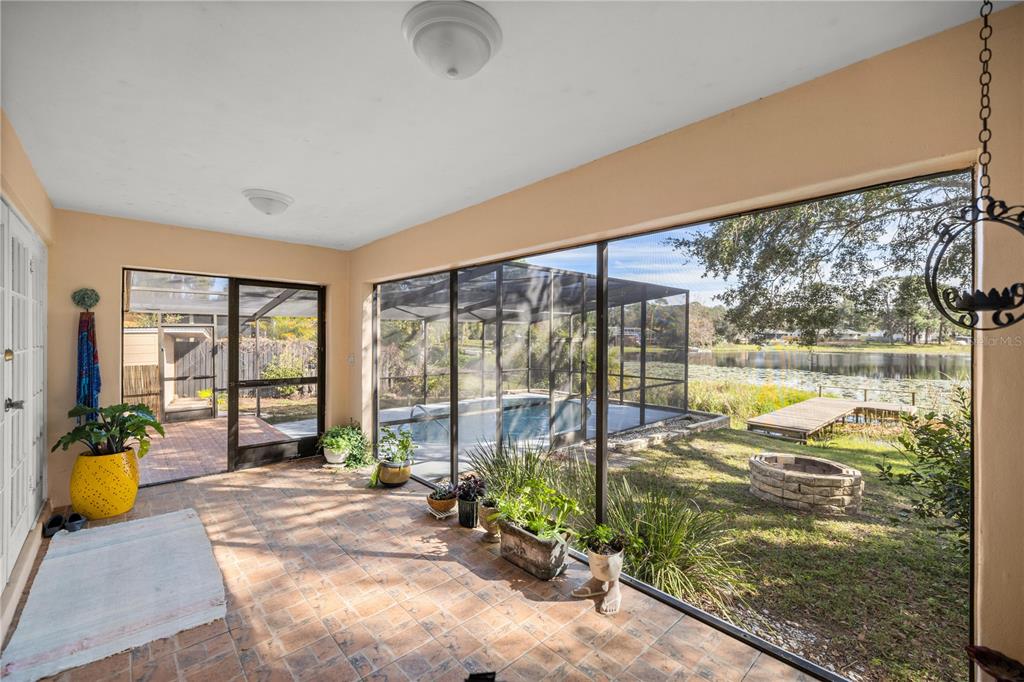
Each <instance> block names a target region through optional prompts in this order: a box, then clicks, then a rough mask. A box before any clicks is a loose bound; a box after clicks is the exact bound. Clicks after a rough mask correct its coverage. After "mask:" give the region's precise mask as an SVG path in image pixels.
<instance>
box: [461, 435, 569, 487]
mask: <svg viewBox="0 0 1024 682" xmlns="http://www.w3.org/2000/svg"><path fill="white" fill-rule="evenodd" d="M468 459H469V468H470V469H471V470H472V471H473V472H474V473H476V474H477V475H478V476H480V477H481V478H483V479H484V480H485V481H487V488H488V490H489V492H490V493H491V494H492V495H494V496H495V497H505V496H507V495H513V494H515V492H516V491H519V490H522V489H524V488H525V487H526V486H527V485H529V484H530V482H531V481H535V480H545V479H548V478H549V475H550V474H551V472H552V470H553V466H554V465H553V463H552V461H551V458H550V451H549V450H548V449H547V448H546V447H542V446H535V445H530V444H529V443H525V442H521V441H518V440H516V439H514V438H511V437H509V438H508V439H507V440H505V441H504V442H503V443H501V444H500V445H499V444H498V443H480V444H478V445H477V446H476V447H474V448H472V449H471V450H470V451H469V453H468Z"/></svg>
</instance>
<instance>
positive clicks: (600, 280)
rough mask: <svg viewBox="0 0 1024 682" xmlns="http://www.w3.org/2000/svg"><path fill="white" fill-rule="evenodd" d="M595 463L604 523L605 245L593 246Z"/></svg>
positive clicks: (597, 505) (597, 500) (598, 512)
mask: <svg viewBox="0 0 1024 682" xmlns="http://www.w3.org/2000/svg"><path fill="white" fill-rule="evenodd" d="M596 317H597V320H596V326H597V415H596V416H597V419H596V421H597V434H596V438H595V459H596V461H597V471H596V476H595V478H596V481H597V490H595V491H594V493H595V510H594V517H595V519H596V521H597V523H604V522H605V519H606V517H607V508H608V242H599V243H598V245H597V316H596Z"/></svg>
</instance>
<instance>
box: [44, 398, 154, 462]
mask: <svg viewBox="0 0 1024 682" xmlns="http://www.w3.org/2000/svg"><path fill="white" fill-rule="evenodd" d="M90 416H94V417H95V418H96V421H83V422H82V423H81V424H79V425H78V426H76V427H75V428H73V429H71V430H70V431H68V432H67V433H66V434H64V435H63V436H61V437H60V439H59V440H58V441H57V442H56V443H55V444H54V446H53V448H52V449H51V450H50V452H53V451H54V450H56V449H57V448H61V449H62V450H67V449H68V448H69V447H71V446H72V445H74V444H75V443H81V444H82V445H85V446H86V447H87V448H89V452H88V453H83V454H88V455H95V456H100V455H115V454H118V453H121V452H124V451H125V450H128V449H130V448H131V447H132V444H133V443H134V444H135V445H136V446H137V448H136V455H137V456H138V457H140V458H142V457H145V456H146V453H147V452H149V445H150V433H149V430H150V429H152V430H153V431H156V432H157V433H159V434H160V435H161V436H163V435H164V427H163V426H162V425H161V424H160V422H158V421H157V419H156V417H154V416H153V413H152V412H151V411H150V410H149V408H148V407H146V406H145V405H142V404H138V405H126V404H121V405H111V406H109V407H101V408H95V407H89V406H87V405H76V406H75V407H74V408H73V409H72V410H71V411H70V412H68V417H71V418H72V419H77V418H80V417H90Z"/></svg>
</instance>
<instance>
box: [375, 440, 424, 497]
mask: <svg viewBox="0 0 1024 682" xmlns="http://www.w3.org/2000/svg"><path fill="white" fill-rule="evenodd" d="M415 449H416V444H415V443H413V440H412V431H409V430H408V429H399V430H398V431H395V430H394V429H392V428H390V427H388V426H385V427H384V428H382V429H381V430H380V439H378V441H377V453H378V454H377V459H378V461H377V466H375V467H374V468H373V473H372V474H370V486H369V487H371V488H376V487H377V485H378V484H379V483H380V468H381V463H382V462H391V463H393V464H409V465H412V463H413V457H412V453H413V451H414V450H415Z"/></svg>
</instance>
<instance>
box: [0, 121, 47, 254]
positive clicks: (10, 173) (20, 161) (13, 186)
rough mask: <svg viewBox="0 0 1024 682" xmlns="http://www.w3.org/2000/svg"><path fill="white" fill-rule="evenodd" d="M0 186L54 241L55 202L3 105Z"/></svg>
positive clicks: (14, 203) (40, 230)
mask: <svg viewBox="0 0 1024 682" xmlns="http://www.w3.org/2000/svg"><path fill="white" fill-rule="evenodd" d="M0 188H2V190H3V195H4V196H5V197H6V198H7V200H8V201H10V202H11V203H12V204H13V205H14V207H15V208H17V209H18V210H19V211H20V212H21V214H22V215H23V216H24V217H25V218H26V219H27V220H28V221H29V222H30V223H31V224H32V227H34V228H35V230H36V233H37V234H38V235H39V236H40V237H41V238H42V239H43V241H45V242H46V243H47V244H49V243H50V242H52V241H53V205H52V204H51V203H50V198H49V197H48V196H47V195H46V190H45V189H43V184H42V183H41V182H39V177H38V176H36V171H35V169H34V168H32V162H31V161H29V159H28V155H26V154H25V149H24V147H22V146H21V140H19V139H18V134H17V133H16V132H15V131H14V127H13V126H11V122H10V121H8V120H7V114H6V113H4V110H3V109H0Z"/></svg>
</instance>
